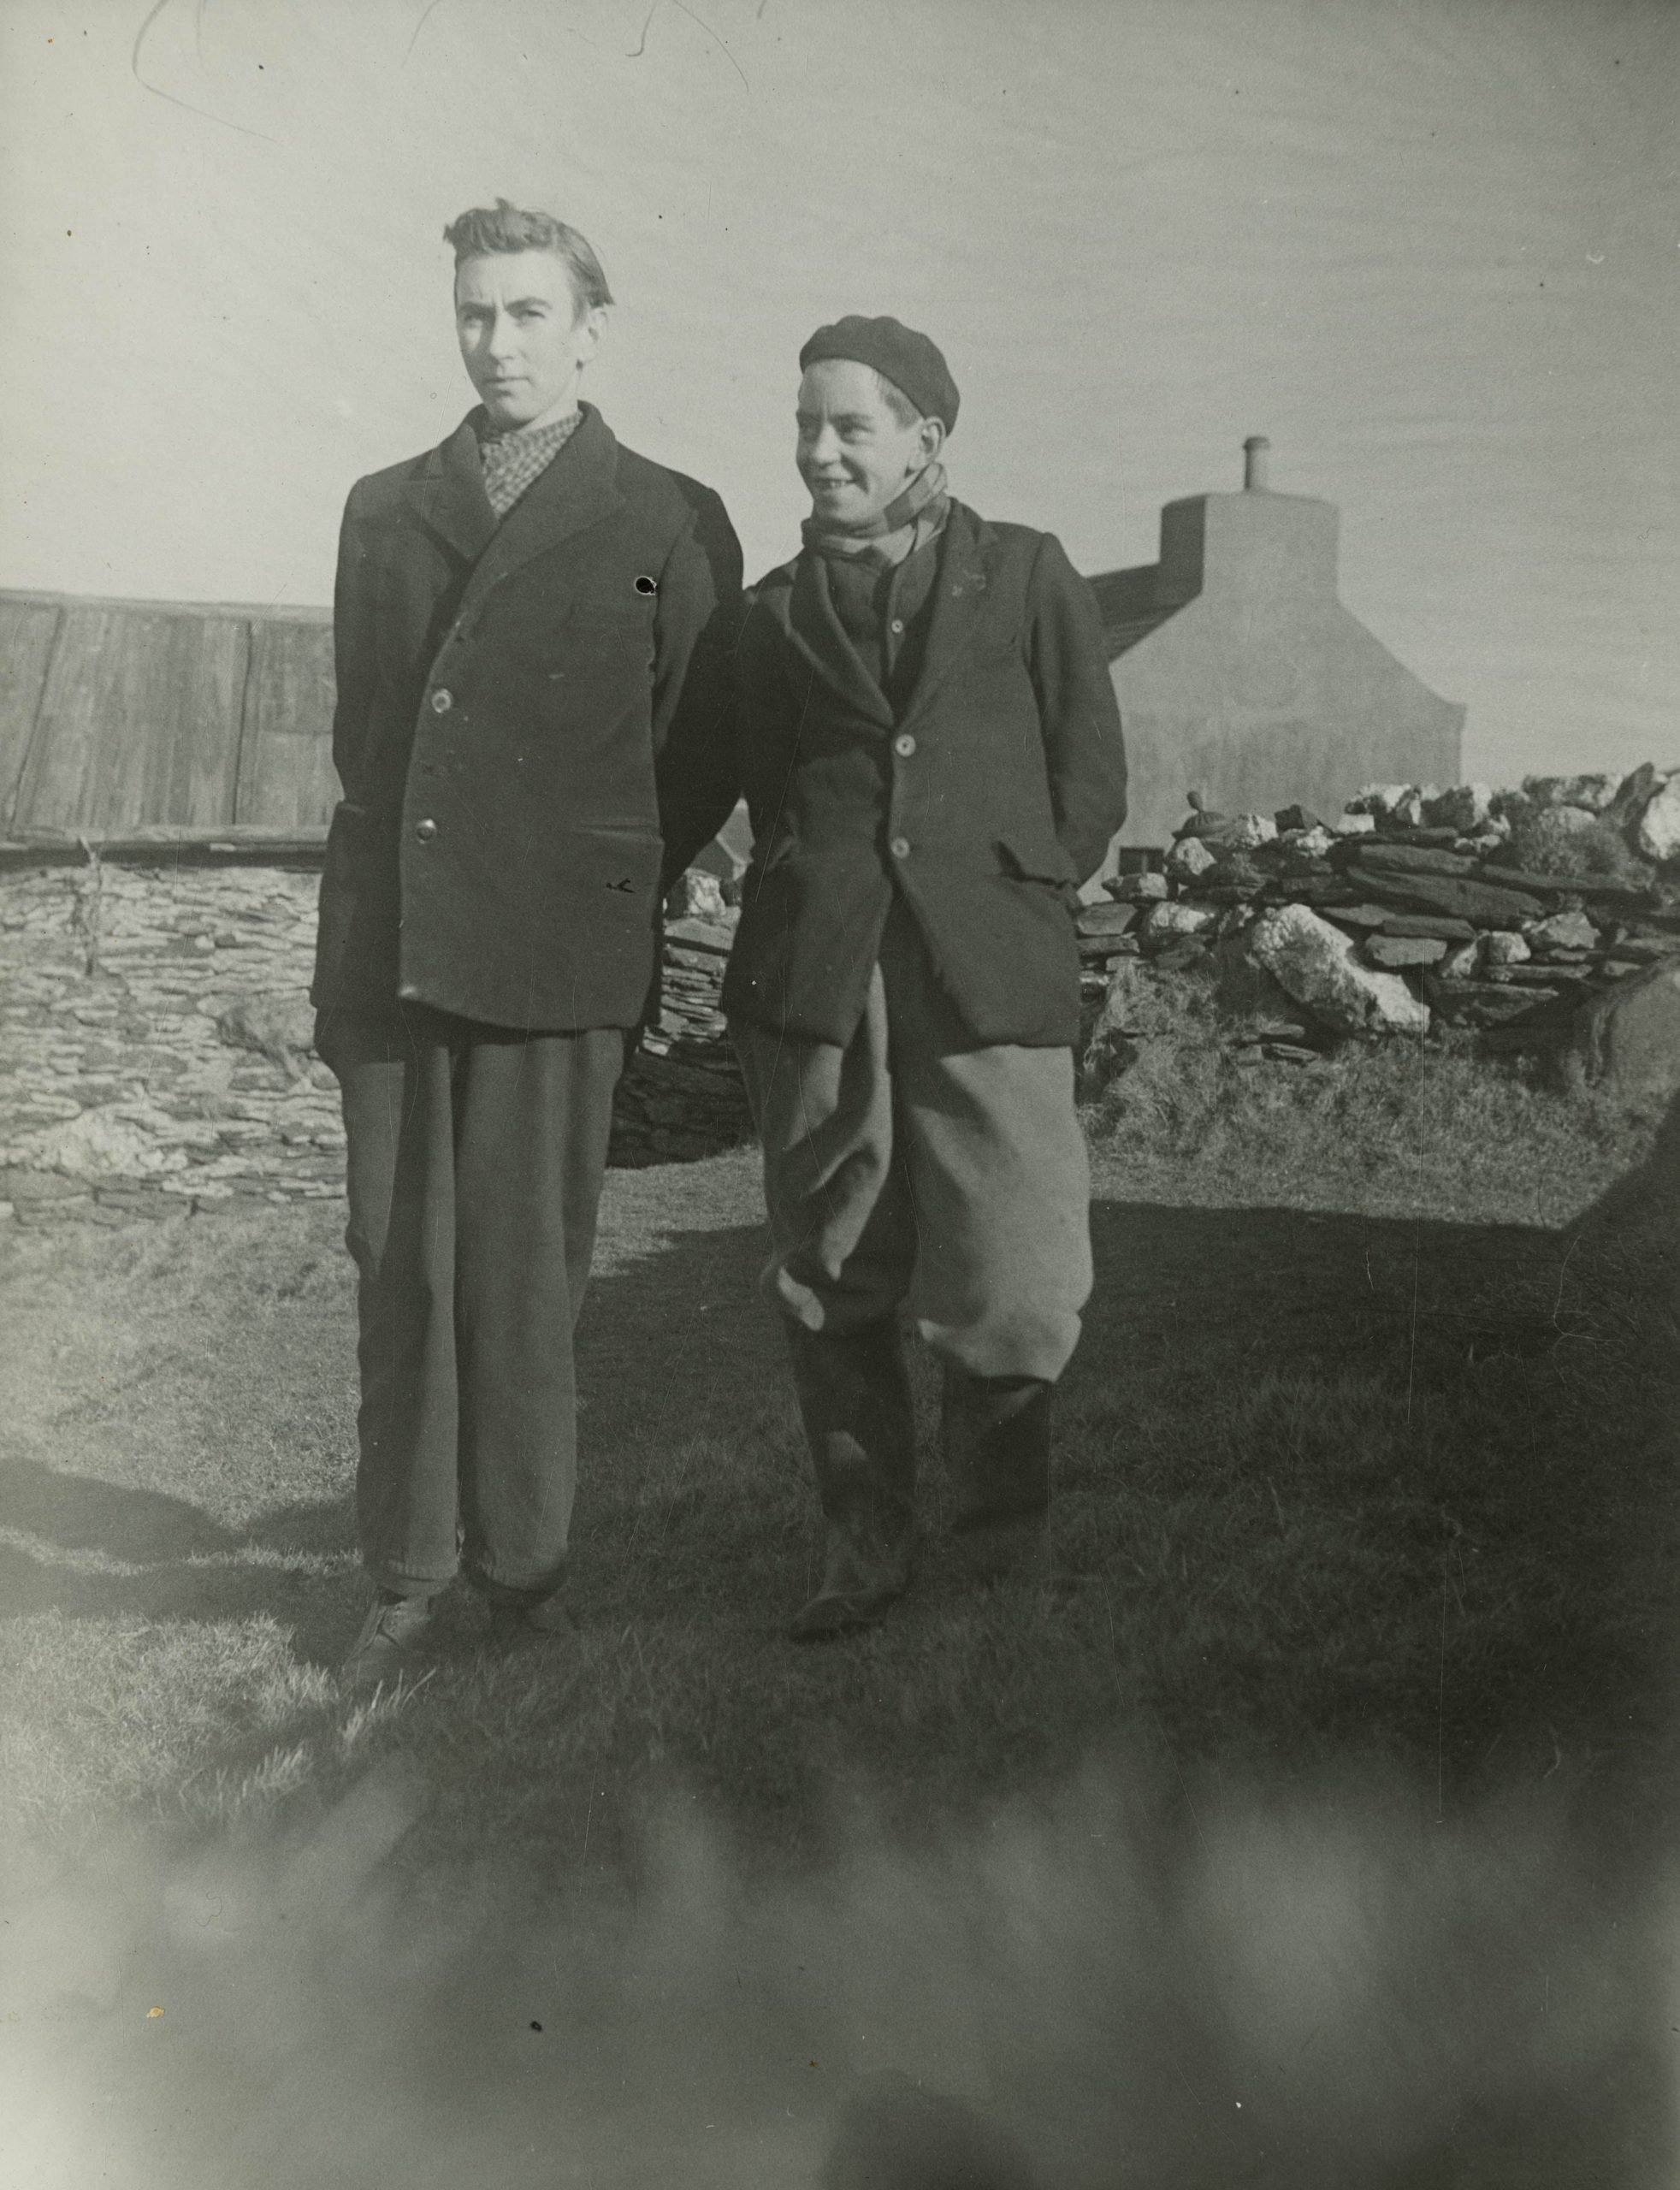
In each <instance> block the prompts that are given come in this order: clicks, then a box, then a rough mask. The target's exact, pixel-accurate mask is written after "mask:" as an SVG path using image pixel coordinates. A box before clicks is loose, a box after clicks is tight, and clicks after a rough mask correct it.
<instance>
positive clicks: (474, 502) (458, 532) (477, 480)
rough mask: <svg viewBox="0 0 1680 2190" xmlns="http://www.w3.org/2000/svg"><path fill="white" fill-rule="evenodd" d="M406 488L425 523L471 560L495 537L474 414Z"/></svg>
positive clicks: (474, 559) (456, 550)
mask: <svg viewBox="0 0 1680 2190" xmlns="http://www.w3.org/2000/svg"><path fill="white" fill-rule="evenodd" d="M403 491H404V494H405V495H406V496H407V499H408V501H409V503H410V506H411V507H412V508H413V510H414V511H415V512H416V514H417V516H418V517H419V518H420V519H421V521H422V523H423V524H427V525H429V526H430V528H431V530H433V531H434V532H435V533H436V534H437V535H438V536H440V538H441V539H443V540H445V541H447V542H448V544H449V546H450V547H453V549H454V551H455V553H457V554H458V555H459V556H462V557H464V559H465V560H466V561H468V562H470V563H475V562H476V561H477V559H478V558H479V557H480V556H481V555H482V553H483V552H484V550H485V549H486V548H487V547H488V546H489V544H490V542H491V540H492V539H493V538H494V536H495V530H496V513H495V512H494V510H493V509H492V508H491V506H490V498H489V496H488V494H486V493H485V491H484V473H483V471H482V467H481V465H480V464H479V461H478V441H477V438H476V435H474V433H473V430H472V421H471V419H470V417H468V418H464V419H462V421H461V423H460V424H459V425H458V426H457V427H456V429H455V430H454V432H453V434H451V435H450V436H449V438H448V440H447V441H445V442H444V444H443V446H442V447H441V448H435V449H434V450H433V451H432V452H431V453H430V455H429V456H428V457H427V458H426V459H425V461H424V462H423V465H421V467H420V469H419V471H417V473H416V474H415V476H413V477H412V478H411V479H410V480H407V481H406V482H405V484H404V488H403Z"/></svg>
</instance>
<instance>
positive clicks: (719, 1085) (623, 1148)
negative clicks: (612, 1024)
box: [611, 870, 752, 1168]
mask: <svg viewBox="0 0 1680 2190" xmlns="http://www.w3.org/2000/svg"><path fill="white" fill-rule="evenodd" d="M739 918H740V912H739V909H738V907H736V905H733V904H731V903H729V902H728V897H727V896H726V893H725V885H722V884H720V883H719V881H718V879H717V878H716V877H715V876H713V875H711V874H706V873H701V872H699V871H698V870H691V871H690V872H689V873H687V874H685V875H684V876H683V878H682V879H681V881H680V882H678V884H677V887H676V889H675V890H674V891H672V892H671V897H670V898H669V899H668V900H667V901H666V906H665V954H664V960H663V974H662V979H661V983H660V1015H659V1021H658V1023H657V1025H655V1026H654V1027H649V1028H648V1032H647V1033H646V1034H645V1036H644V1037H643V1039H642V1045H641V1047H640V1049H639V1050H638V1051H637V1052H636V1056H635V1057H633V1058H632V1059H631V1061H630V1067H629V1069H628V1070H627V1071H626V1073H625V1074H624V1080H623V1081H622V1082H621V1084H620V1086H619V1090H618V1103H617V1105H616V1108H615V1110H614V1122H613V1134H612V1152H611V1161H612V1163H616V1164H622V1165H624V1166H626V1167H629V1168H635V1167H636V1166H639V1165H642V1164H648V1163H681V1162H684V1161H688V1160H689V1159H692V1158H693V1157H700V1156H709V1155H713V1154H714V1153H715V1152H716V1151H719V1149H724V1148H730V1147H733V1146H735V1145H736V1144H737V1143H738V1142H741V1141H743V1140H745V1139H748V1136H749V1135H750V1133H751V1132H752V1121H751V1118H750V1116H749V1115H748V1109H747V1098H746V1092H745V1090H744V1089H743V1088H742V1084H741V1075H740V1072H739V1069H738V1068H737V1067H736V1062H735V1052H734V1050H733V1048H732V1047H731V1043H730V1040H729V1034H728V1029H727V1027H725V1021H724V1015H723V1008H722V1002H721V997H722V991H723V985H724V968H725V965H726V964H727V962H728V959H729V953H730V946H731V944H732V943H733V942H734V940H735V927H736V921H737V920H739Z"/></svg>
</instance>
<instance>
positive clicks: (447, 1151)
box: [316, 1006, 624, 1601]
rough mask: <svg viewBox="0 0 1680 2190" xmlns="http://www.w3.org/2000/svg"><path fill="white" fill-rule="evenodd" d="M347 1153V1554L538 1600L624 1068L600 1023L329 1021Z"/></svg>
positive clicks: (322, 1040) (406, 1586) (321, 1039)
mask: <svg viewBox="0 0 1680 2190" xmlns="http://www.w3.org/2000/svg"><path fill="white" fill-rule="evenodd" d="M316 1039H317V1044H318V1045H319V1048H320V1051H321V1055H322V1057H323V1058H324V1060H325V1061H326V1062H327V1063H328V1065H330V1066H331V1068H332V1069H333V1071H334V1073H335V1074H336V1075H337V1077H338V1080H339V1085H340V1091H341V1093H342V1098H343V1107H344V1123H345V1133H346V1140H347V1143H348V1186H349V1203H350V1221H349V1227H348V1230H347V1233H346V1244H347V1245H348V1246H349V1249H350V1252H351V1254H352V1257H353V1258H354V1259H355V1263H356V1268H357V1273H358V1288H357V1307H358V1324H359V1345H358V1358H359V1362H360V1368H361V1406H360V1410H359V1412H358V1442H359V1447H360V1457H359V1463H358V1470H357V1477H356V1509H357V1521H358V1531H359V1535H360V1540H361V1548H362V1557H363V1561H364V1565H365V1566H366V1567H367V1570H368V1572H369V1573H370V1575H371V1576H372V1577H373V1579H374V1580H375V1581H376V1582H377V1583H380V1584H381V1585H382V1586H383V1587H385V1588H387V1589H396V1590H399V1591H402V1592H403V1593H405V1594H408V1595H425V1594H429V1593H431V1592H432V1591H435V1590H436V1589H441V1587H442V1586H443V1585H444V1584H445V1583H447V1582H448V1581H450V1580H451V1579H452V1578H453V1576H454V1575H455V1574H456V1572H457V1571H460V1570H464V1571H465V1573H466V1575H467V1577H468V1578H469V1579H470V1581H471V1582H472V1583H474V1584H475V1585H476V1586H477V1587H478V1588H480V1589H482V1590H484V1591H485V1592H486V1593H487V1594H488V1595H491V1596H492V1597H494V1598H500V1599H502V1600H504V1601H521V1600H524V1599H529V1598H531V1597H535V1596H541V1595H546V1594H547V1593H548V1592H549V1591H551V1590H552V1589H553V1588H554V1587H555V1586H556V1585H557V1584H558V1583H559V1579H560V1577H561V1575H562V1573H563V1571H564V1570H565V1560H566V1545H567V1539H568V1536H569V1533H570V1529H571V1509H572V1501H573V1497H574V1495H575V1491H576V1486H577V1385H576V1378H575V1373H574V1369H573V1362H572V1332H573V1329H574V1326H575V1325H576V1323H577V1316H578V1311H579V1310H580V1309H581V1308H582V1306H583V1295H584V1290H585V1287H586V1286H587V1284H588V1282H589V1262H590V1258H591V1255H592V1253H593V1252H594V1247H595V1221H596V1210H597V1205H598V1204H599V1201H600V1189H601V1181H602V1177H603V1174H604V1171H605V1168H606V1145H607V1138H608V1134H609V1132H610V1130H611V1126H612V1095H613V1090H614V1088H615V1087H616V1086H617V1084H618V1079H619V1076H620V1074H621V1073H622V1072H623V1069H624V1033H623V1032H622V1031H621V1030H620V1029H618V1028H616V1027H600V1028H591V1029H588V1030H584V1031H582V1032H578V1033H534V1034H521V1033H518V1032H515V1031H512V1030H510V1029H506V1028H500V1027H490V1026H486V1025H483V1024H482V1023H480V1022H478V1021H472V1020H467V1019H460V1018H455V1017H453V1016H451V1015H448V1014H447V1013H443V1012H438V1011H433V1010H430V1009H426V1008H424V1007H408V1006H405V1007H403V1008H402V1009H399V1010H398V1011H396V1012H394V1013H393V1014H392V1015H389V1016H388V1017H387V1016H380V1017H366V1018H364V1017H360V1016H357V1015H347V1014H345V1013H342V1012H334V1013H333V1014H331V1015H322V1019H321V1021H319V1022H318V1026H317V1036H316Z"/></svg>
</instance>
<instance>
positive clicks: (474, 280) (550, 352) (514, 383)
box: [455, 251, 606, 431]
mask: <svg viewBox="0 0 1680 2190" xmlns="http://www.w3.org/2000/svg"><path fill="white" fill-rule="evenodd" d="M605 319H606V314H605V312H604V311H601V310H600V308H599V307H596V308H595V309H594V310H592V311H580V310H579V309H578V303H577V292H576V291H575V290H574V289H573V287H572V286H571V273H570V271H569V270H568V269H567V267H566V264H565V261H564V259H561V258H559V257H556V256H555V254H554V253H553V252H550V251H507V252H491V253H489V254H488V255H487V256H485V257H482V258H464V259H463V260H462V262H461V263H460V264H459V265H458V267H457V268H456V269H455V334H456V338H457V340H458V341H459V343H460V346H461V360H462V363H463V364H464V365H465V366H466V369H467V372H468V374H469V376H470V378H471V381H472V384H473V386H474V387H475V388H476V389H477V390H478V394H479V398H480V400H482V403H483V405H484V408H485V410H486V411H488V414H489V418H490V423H491V424H492V425H494V426H498V427H500V428H501V429H503V430H505V431H506V430H508V429H512V428H517V427H519V426H538V425H546V424H547V423H548V422H549V420H550V419H551V418H564V417H567V416H568V415H569V414H570V412H571V411H573V410H574V409H575V408H576V407H577V383H578V381H579V379H580V377H581V376H582V374H583V367H584V365H585V364H587V363H588V362H589V359H590V358H592V357H594V355H595V348H596V346H597V345H598V343H599V342H600V333H601V328H602V325H603V323H604V322H605Z"/></svg>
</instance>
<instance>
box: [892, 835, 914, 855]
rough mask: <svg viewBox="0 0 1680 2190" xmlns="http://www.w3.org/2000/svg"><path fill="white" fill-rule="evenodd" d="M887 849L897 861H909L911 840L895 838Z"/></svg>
mask: <svg viewBox="0 0 1680 2190" xmlns="http://www.w3.org/2000/svg"><path fill="white" fill-rule="evenodd" d="M887 849H888V850H889V851H890V853H891V854H892V855H893V857H894V858H895V859H908V857H909V856H910V839H909V838H908V837H895V838H893V840H892V842H891V843H890V844H889V845H888V846H887Z"/></svg>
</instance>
